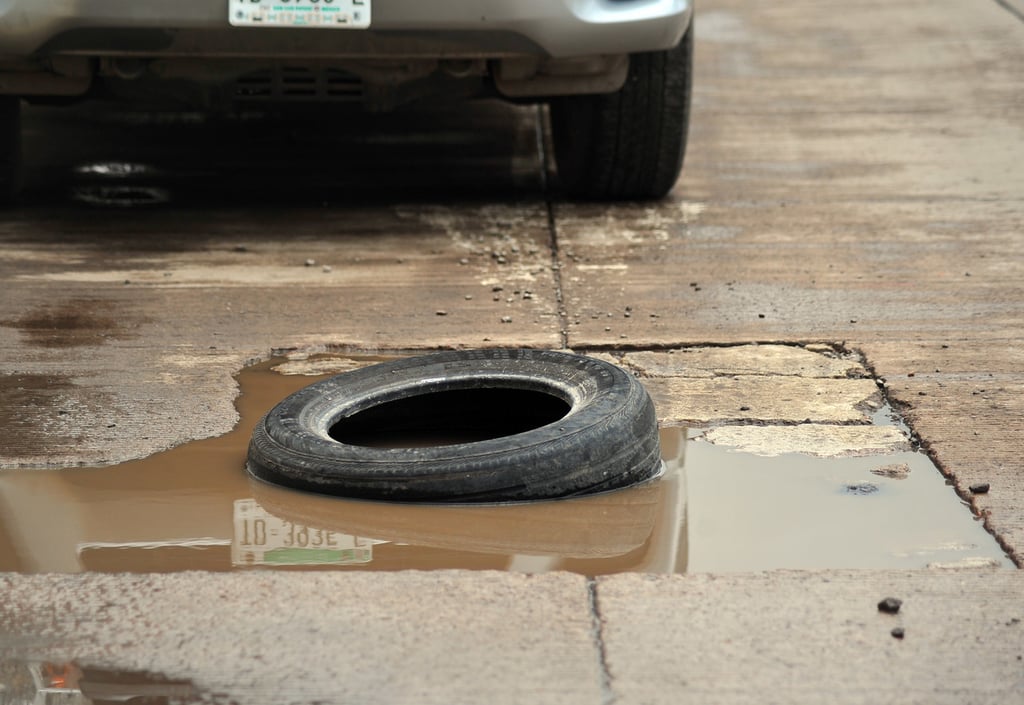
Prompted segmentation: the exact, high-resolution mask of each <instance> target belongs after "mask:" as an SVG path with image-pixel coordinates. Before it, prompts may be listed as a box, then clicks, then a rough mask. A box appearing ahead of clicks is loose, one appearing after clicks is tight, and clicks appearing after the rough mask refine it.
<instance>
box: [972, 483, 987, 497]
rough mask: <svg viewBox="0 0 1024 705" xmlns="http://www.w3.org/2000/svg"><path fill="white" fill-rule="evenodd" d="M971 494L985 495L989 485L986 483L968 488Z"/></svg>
mask: <svg viewBox="0 0 1024 705" xmlns="http://www.w3.org/2000/svg"><path fill="white" fill-rule="evenodd" d="M970 490H971V494H985V493H987V492H988V490H989V484H988V483H987V482H979V483H977V484H975V485H971V487H970Z"/></svg>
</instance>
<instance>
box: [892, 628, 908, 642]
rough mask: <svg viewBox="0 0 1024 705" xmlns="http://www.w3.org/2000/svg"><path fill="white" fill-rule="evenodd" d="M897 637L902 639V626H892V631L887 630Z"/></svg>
mask: <svg viewBox="0 0 1024 705" xmlns="http://www.w3.org/2000/svg"><path fill="white" fill-rule="evenodd" d="M889 633H890V634H892V635H893V636H894V637H895V638H897V639H902V638H903V637H904V635H905V634H906V632H904V631H903V627H893V629H892V631H891V632H889Z"/></svg>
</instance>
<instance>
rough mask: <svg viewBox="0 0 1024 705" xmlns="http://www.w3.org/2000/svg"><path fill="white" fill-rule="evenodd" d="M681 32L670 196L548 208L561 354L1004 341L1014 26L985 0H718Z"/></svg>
mask: <svg viewBox="0 0 1024 705" xmlns="http://www.w3.org/2000/svg"><path fill="white" fill-rule="evenodd" d="M840 18H841V19H840ZM696 32H697V45H696V46H697V49H696V51H697V59H696V62H697V63H696V66H697V69H696V70H697V76H696V80H695V89H694V90H695V93H694V110H693V123H692V131H691V147H690V150H689V153H688V155H687V164H686V168H685V171H684V177H683V179H682V180H681V182H680V183H679V184H678V185H677V188H676V191H675V198H674V199H672V200H669V201H668V202H666V203H663V204H655V205H649V204H642V205H622V206H618V207H613V208H606V207H603V206H595V205H569V204H559V205H558V207H557V210H556V216H557V218H556V223H557V230H558V238H559V243H560V245H561V249H562V251H563V253H564V254H565V256H566V260H567V261H566V262H565V267H564V269H563V271H562V281H563V287H564V293H565V300H566V302H567V304H568V307H569V312H570V327H569V330H570V344H571V345H573V346H575V347H584V346H594V345H610V346H636V347H647V346H651V345H675V344H679V343H683V342H707V341H716V342H749V341H780V340H788V341H793V340H797V341H801V340H802V341H815V342H819V341H823V342H829V341H835V340H849V339H857V340H860V341H867V340H879V339H888V340H893V339H900V340H911V341H912V340H924V339H933V340H934V339H939V338H947V339H956V338H958V337H962V336H968V337H970V338H971V339H974V340H988V339H993V338H999V337H1002V336H1003V335H1004V332H1005V331H1009V330H1022V329H1024V320H1022V318H1021V310H1020V307H1019V306H1018V305H1016V302H1018V301H1020V300H1021V299H1022V297H1024V290H1022V288H1021V284H1020V282H1021V281H1024V276H1022V272H1021V264H1020V263H1021V261H1022V259H1024V257H1022V254H1024V252H1022V248H1024V243H1022V242H1021V240H1020V238H1019V237H1018V235H1017V234H1018V232H1019V230H1020V213H1021V199H1020V194H1021V193H1024V172H1022V171H1021V170H1020V169H1019V168H1018V167H1017V165H1018V164H1020V163H1021V161H1022V160H1024V127H1022V125H1021V123H1020V121H1019V120H1014V119H1013V118H1012V115H1013V113H1014V110H1013V108H1012V107H1011V106H1013V105H1015V104H1016V103H1017V96H1018V94H1019V85H1018V79H1017V78H1016V77H1015V72H1014V70H1013V68H1011V67H1014V66H1017V65H1019V64H1020V63H1021V61H1022V60H1024V49H1022V47H1024V24H1022V23H1021V22H1019V21H1018V20H1016V19H1015V18H1014V17H1013V16H1012V15H1011V14H1009V13H1008V12H1007V11H1006V10H1005V9H1004V8H1002V7H1000V6H999V5H998V4H997V3H995V2H990V3H983V4H981V5H978V6H971V7H969V8H968V7H967V6H964V5H962V4H960V3H957V2H954V1H952V0H944V1H942V2H939V3H925V2H920V1H916V0H912V1H910V2H900V3H887V2H868V3H858V4H857V5H856V6H855V7H850V6H849V5H848V4H844V3H840V2H835V1H832V0H830V1H829V2H824V3H819V4H816V5H815V8H814V11H809V10H808V8H807V7H805V6H804V5H776V6H773V7H771V8H758V10H757V12H756V13H755V12H751V11H750V8H749V7H748V6H747V5H746V4H745V3H742V2H739V1H736V0H720V1H716V2H714V3H712V4H705V5H703V6H702V7H701V11H700V13H699V14H698V16H697V20H696ZM627 306H629V307H631V313H632V316H631V317H630V318H628V319H625V318H623V316H622V313H623V311H624V310H625V307H627ZM608 313H612V314H613V317H612V318H611V319H608V318H607V314H608Z"/></svg>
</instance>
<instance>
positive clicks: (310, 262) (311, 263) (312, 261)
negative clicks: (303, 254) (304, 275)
mask: <svg viewBox="0 0 1024 705" xmlns="http://www.w3.org/2000/svg"><path fill="white" fill-rule="evenodd" d="M306 266H307V267H315V266H316V260H315V259H307V260H306Z"/></svg>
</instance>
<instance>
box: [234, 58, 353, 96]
mask: <svg viewBox="0 0 1024 705" xmlns="http://www.w3.org/2000/svg"><path fill="white" fill-rule="evenodd" d="M233 93H234V98H235V100H241V101H295V102H323V101H328V102H358V101H361V100H362V99H363V83H362V81H361V80H360V79H359V78H358V77H356V76H353V75H352V74H350V73H346V72H344V71H340V70H338V69H308V68H299V67H288V66H286V67H281V68H276V69H267V70H263V71H254V72H252V73H248V74H245V75H244V76H242V77H241V78H239V79H238V80H237V81H235V86H234V91H233Z"/></svg>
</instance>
